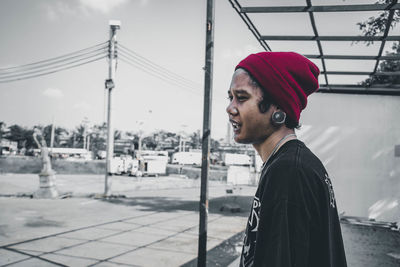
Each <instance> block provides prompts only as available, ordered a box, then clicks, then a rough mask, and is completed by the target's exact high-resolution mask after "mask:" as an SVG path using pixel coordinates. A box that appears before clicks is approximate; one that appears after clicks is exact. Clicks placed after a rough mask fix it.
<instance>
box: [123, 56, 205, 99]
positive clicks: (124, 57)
mask: <svg viewBox="0 0 400 267" xmlns="http://www.w3.org/2000/svg"><path fill="white" fill-rule="evenodd" d="M118 59H120V60H121V61H122V62H124V63H126V64H128V65H130V66H132V67H134V68H137V69H140V70H141V71H143V72H146V73H147V74H149V75H152V76H154V77H156V78H158V79H160V80H163V81H165V82H167V83H169V84H171V85H175V86H178V87H180V88H183V89H185V90H187V91H189V92H191V93H194V94H201V91H199V90H194V89H193V88H190V87H188V86H186V85H184V84H182V83H178V82H176V81H174V80H172V79H169V78H166V77H165V76H162V75H160V74H159V73H157V72H154V71H151V70H149V69H147V68H146V67H143V65H141V64H138V63H137V62H135V61H133V60H132V59H129V58H127V57H126V56H124V55H121V54H120V55H118Z"/></svg>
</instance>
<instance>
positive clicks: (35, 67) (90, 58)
mask: <svg viewBox="0 0 400 267" xmlns="http://www.w3.org/2000/svg"><path fill="white" fill-rule="evenodd" d="M107 47H108V41H107V42H103V43H100V44H97V45H94V46H91V47H88V48H85V49H81V50H78V51H75V52H72V53H68V54H65V55H62V56H58V57H54V58H50V59H46V60H41V61H38V62H34V63H29V64H25V65H20V66H14V67H9V68H3V69H0V83H7V82H13V81H19V80H25V79H31V78H35V77H39V76H43V75H47V74H51V73H55V72H59V71H62V70H67V69H71V68H74V67H78V66H82V65H85V64H88V63H91V62H95V61H98V60H100V59H103V58H105V57H107V56H108V51H107Z"/></svg>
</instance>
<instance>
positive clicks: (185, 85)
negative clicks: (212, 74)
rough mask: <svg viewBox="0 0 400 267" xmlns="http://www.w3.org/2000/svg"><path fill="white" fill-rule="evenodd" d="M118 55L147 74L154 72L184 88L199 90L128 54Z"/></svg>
mask: <svg viewBox="0 0 400 267" xmlns="http://www.w3.org/2000/svg"><path fill="white" fill-rule="evenodd" d="M119 56H122V57H125V59H127V60H129V61H131V63H132V64H133V65H135V66H137V67H138V68H140V69H141V70H146V72H147V73H148V74H154V75H156V76H160V77H163V78H164V79H167V80H170V81H171V82H174V83H175V84H177V85H180V86H182V87H185V88H190V89H191V90H194V91H200V90H201V89H200V87H194V86H193V85H189V84H187V83H183V82H181V81H179V80H176V79H175V78H174V77H171V76H169V75H167V74H166V73H164V72H160V71H157V70H154V69H152V68H151V67H149V66H148V65H146V64H144V63H143V62H140V61H137V60H135V59H134V58H132V57H130V56H127V55H126V54H123V53H119Z"/></svg>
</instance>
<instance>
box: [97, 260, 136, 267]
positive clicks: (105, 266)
mask: <svg viewBox="0 0 400 267" xmlns="http://www.w3.org/2000/svg"><path fill="white" fill-rule="evenodd" d="M95 266H96V267H141V265H135V264H123V263H118V262H112V261H103V262H100V263H98V264H96V265H95Z"/></svg>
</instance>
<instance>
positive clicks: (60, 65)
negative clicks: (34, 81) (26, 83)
mask: <svg viewBox="0 0 400 267" xmlns="http://www.w3.org/2000/svg"><path fill="white" fill-rule="evenodd" d="M103 54H104V52H101V53H97V54H95V55H91V56H87V57H82V58H79V59H77V60H73V61H70V62H68V63H64V64H59V65H55V66H51V67H47V68H42V69H36V70H33V71H28V72H22V73H16V74H12V75H7V76H3V77H0V79H8V78H14V77H18V76H26V75H30V74H35V73H40V72H43V71H47V70H52V69H56V68H60V67H63V66H67V65H70V64H73V63H77V62H80V61H83V60H87V59H91V58H94V57H97V56H100V55H103Z"/></svg>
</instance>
